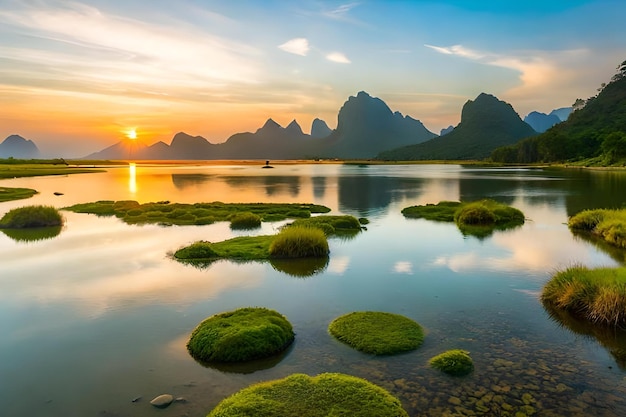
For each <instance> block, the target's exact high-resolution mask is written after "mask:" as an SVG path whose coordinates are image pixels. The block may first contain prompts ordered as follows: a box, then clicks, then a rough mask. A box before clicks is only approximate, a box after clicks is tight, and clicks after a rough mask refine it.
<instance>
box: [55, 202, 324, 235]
mask: <svg viewBox="0 0 626 417" xmlns="http://www.w3.org/2000/svg"><path fill="white" fill-rule="evenodd" d="M65 210H69V211H73V212H76V213H90V214H96V215H98V216H117V217H119V218H120V219H122V220H123V221H124V222H126V223H129V224H164V225H172V224H175V225H204V224H211V223H214V222H218V221H231V225H232V222H233V220H234V223H235V226H234V228H237V227H238V225H239V224H242V225H243V224H251V223H248V222H250V221H251V219H252V218H253V216H258V218H259V219H260V221H280V220H285V219H296V218H308V217H310V216H311V213H328V212H329V211H330V209H329V208H328V207H324V206H320V205H317V204H298V203H284V204H283V203H276V204H273V203H251V204H240V203H233V204H226V203H222V202H219V201H216V202H212V203H196V204H180V203H170V202H169V201H160V202H155V203H145V204H139V203H138V202H136V201H109V200H102V201H96V202H92V203H84V204H76V205H73V206H71V207H66V208H65ZM243 213H247V214H245V215H243ZM254 223H255V224H256V223H257V221H256V220H254ZM254 227H258V226H254ZM245 228H250V227H248V226H246V227H245Z"/></svg>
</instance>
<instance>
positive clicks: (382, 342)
mask: <svg viewBox="0 0 626 417" xmlns="http://www.w3.org/2000/svg"><path fill="white" fill-rule="evenodd" d="M328 331H329V332H330V334H332V335H333V336H334V337H336V338H337V339H338V340H340V341H342V342H344V343H346V344H347V345H349V346H352V347H353V348H355V349H357V350H359V351H361V352H365V353H371V354H374V355H392V354H395V353H401V352H406V351H409V350H414V349H417V348H418V347H419V346H420V345H421V344H422V342H423V341H424V331H423V330H422V327H421V326H420V325H419V324H418V323H416V322H414V321H413V320H411V319H409V318H407V317H404V316H401V315H399V314H392V313H384V312H374V311H359V312H353V313H349V314H346V315H343V316H341V317H338V318H336V319H335V320H333V321H332V322H331V323H330V325H329V326H328Z"/></svg>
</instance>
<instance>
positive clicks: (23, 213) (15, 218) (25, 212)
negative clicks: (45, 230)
mask: <svg viewBox="0 0 626 417" xmlns="http://www.w3.org/2000/svg"><path fill="white" fill-rule="evenodd" d="M63 221H64V220H63V216H62V215H61V213H60V212H59V211H58V210H57V209H56V208H54V207H52V206H26V207H20V208H15V209H13V210H10V211H9V212H8V213H6V214H5V215H4V216H3V217H2V219H0V228H4V229H22V228H29V227H48V226H62V225H63Z"/></svg>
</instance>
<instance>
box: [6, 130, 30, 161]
mask: <svg viewBox="0 0 626 417" xmlns="http://www.w3.org/2000/svg"><path fill="white" fill-rule="evenodd" d="M0 158H15V159H34V158H39V148H37V145H35V142H33V141H32V140H27V139H24V138H23V137H21V136H20V135H11V136H9V137H7V138H6V139H5V140H4V141H3V142H2V143H0Z"/></svg>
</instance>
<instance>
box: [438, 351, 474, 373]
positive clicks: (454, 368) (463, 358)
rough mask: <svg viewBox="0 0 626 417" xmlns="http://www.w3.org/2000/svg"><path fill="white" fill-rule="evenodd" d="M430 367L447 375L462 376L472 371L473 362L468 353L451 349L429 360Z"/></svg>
mask: <svg viewBox="0 0 626 417" xmlns="http://www.w3.org/2000/svg"><path fill="white" fill-rule="evenodd" d="M428 363H429V364H430V366H432V367H433V368H435V369H438V370H440V371H442V372H445V373H446V374H448V375H453V376H463V375H467V374H469V373H470V372H472V370H473V369H474V362H473V361H472V358H471V357H470V355H469V352H468V351H466V350H461V349H452V350H448V351H446V352H443V353H441V354H439V355H437V356H434V357H432V358H430V360H429V361H428Z"/></svg>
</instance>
